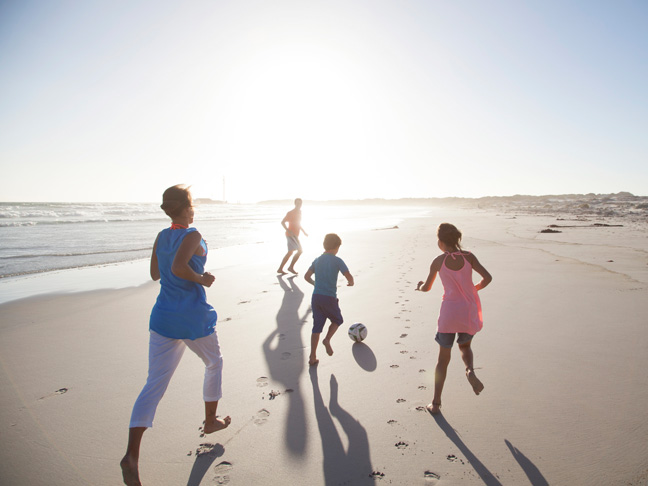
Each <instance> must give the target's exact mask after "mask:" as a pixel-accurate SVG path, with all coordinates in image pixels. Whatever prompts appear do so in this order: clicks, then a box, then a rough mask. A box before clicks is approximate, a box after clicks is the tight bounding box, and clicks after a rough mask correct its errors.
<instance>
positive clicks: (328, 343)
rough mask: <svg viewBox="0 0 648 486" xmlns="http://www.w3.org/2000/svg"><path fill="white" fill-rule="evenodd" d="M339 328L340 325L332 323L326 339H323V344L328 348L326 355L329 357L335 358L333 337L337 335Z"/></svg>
mask: <svg viewBox="0 0 648 486" xmlns="http://www.w3.org/2000/svg"><path fill="white" fill-rule="evenodd" d="M338 327H340V325H339V324H336V323H334V322H331V324H330V325H329V328H328V332H327V333H326V337H325V338H324V339H322V344H323V345H324V347H325V348H326V354H328V355H329V356H333V348H332V347H331V338H332V337H333V334H335V331H337V330H338Z"/></svg>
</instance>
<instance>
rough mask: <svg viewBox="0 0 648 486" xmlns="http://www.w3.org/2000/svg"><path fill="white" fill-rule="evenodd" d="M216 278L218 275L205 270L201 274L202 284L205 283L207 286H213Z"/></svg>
mask: <svg viewBox="0 0 648 486" xmlns="http://www.w3.org/2000/svg"><path fill="white" fill-rule="evenodd" d="M214 280H216V277H214V276H213V275H212V274H211V273H209V272H205V273H203V274H202V275H201V279H200V283H201V285H204V286H205V287H211V286H212V284H213V283H214Z"/></svg>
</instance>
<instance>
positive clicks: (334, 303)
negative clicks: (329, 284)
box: [311, 294, 344, 334]
mask: <svg viewBox="0 0 648 486" xmlns="http://www.w3.org/2000/svg"><path fill="white" fill-rule="evenodd" d="M311 308H312V309H313V334H318V333H321V332H322V329H324V324H325V323H326V319H330V320H331V322H333V323H335V324H337V325H338V326H339V325H340V324H342V323H343V322H344V319H343V318H342V312H341V311H340V304H339V300H338V299H337V297H331V296H329V295H320V294H313V298H312V300H311Z"/></svg>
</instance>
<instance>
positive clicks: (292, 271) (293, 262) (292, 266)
mask: <svg viewBox="0 0 648 486" xmlns="http://www.w3.org/2000/svg"><path fill="white" fill-rule="evenodd" d="M301 254H302V251H301V250H297V253H295V257H294V258H293V260H292V262H290V266H289V267H288V271H289V272H290V273H294V274H297V272H296V271H295V263H297V260H299V257H300V256H301ZM281 268H283V265H282V266H281Z"/></svg>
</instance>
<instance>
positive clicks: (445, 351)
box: [426, 346, 452, 414]
mask: <svg viewBox="0 0 648 486" xmlns="http://www.w3.org/2000/svg"><path fill="white" fill-rule="evenodd" d="M451 352H452V348H444V347H443V346H439V360H438V361H437V365H436V369H435V371H434V398H433V399H432V403H430V404H428V406H427V407H426V408H427V409H428V411H429V412H430V413H434V414H437V413H439V412H440V411H441V393H442V392H443V385H444V384H445V379H446V375H447V373H448V364H449V363H450V357H451Z"/></svg>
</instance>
